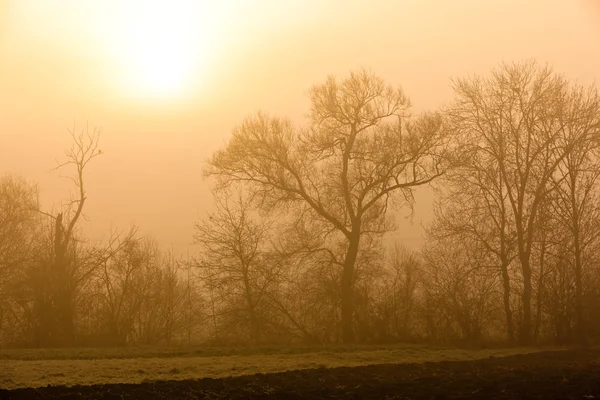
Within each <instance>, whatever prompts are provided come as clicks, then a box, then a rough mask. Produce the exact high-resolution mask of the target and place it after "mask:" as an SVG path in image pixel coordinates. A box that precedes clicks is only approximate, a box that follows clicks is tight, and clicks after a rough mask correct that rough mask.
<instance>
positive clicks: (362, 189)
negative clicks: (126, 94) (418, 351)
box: [206, 70, 449, 342]
mask: <svg viewBox="0 0 600 400" xmlns="http://www.w3.org/2000/svg"><path fill="white" fill-rule="evenodd" d="M310 98H311V104H312V106H311V112H310V117H309V125H308V127H306V128H295V127H294V126H293V125H292V123H291V122H290V121H288V120H285V119H280V118H272V117H268V116H266V115H264V114H259V115H258V116H256V117H253V118H248V119H246V120H245V121H244V122H243V123H242V124H241V125H240V126H239V127H237V128H236V129H235V130H234V132H233V136H232V138H231V140H230V142H229V144H228V145H227V147H226V148H225V149H222V150H220V151H218V152H217V153H216V154H214V156H213V158H212V159H211V160H210V162H209V166H208V168H207V169H206V174H207V175H209V176H216V177H218V179H219V181H220V183H221V184H222V185H224V186H227V185H230V184H232V183H234V182H242V183H244V184H246V186H247V187H248V188H249V190H250V191H251V192H252V193H253V194H254V196H255V198H257V199H258V201H259V203H260V204H261V205H262V207H263V209H265V210H269V209H270V208H271V207H273V208H278V209H280V210H281V209H282V210H287V211H289V212H290V215H292V216H294V217H296V218H303V219H314V220H318V221H319V222H320V223H321V224H323V225H325V226H327V227H328V233H327V235H328V237H329V238H330V242H334V243H337V244H338V245H341V246H343V248H344V249H345V251H344V256H343V259H342V260H341V267H340V268H341V280H340V294H341V333H342V340H343V341H344V342H353V341H354V334H353V314H354V304H353V298H354V294H353V292H354V287H355V284H356V278H357V276H356V261H357V258H358V255H359V252H360V249H361V242H362V241H363V240H364V238H365V236H366V235H380V234H382V233H384V232H386V231H387V230H388V229H389V226H388V225H387V224H386V216H387V210H388V208H389V207H390V206H391V205H392V204H394V203H395V204H396V205H398V206H404V205H409V206H411V205H412V204H413V203H414V198H413V190H414V188H416V187H418V186H422V185H426V184H428V183H430V182H432V181H433V180H434V179H436V178H437V177H439V176H440V175H442V174H443V173H444V172H445V171H446V169H447V168H448V162H447V158H446V155H447V145H448V141H449V140H448V138H447V137H446V135H445V131H444V129H443V123H442V117H441V116H440V115H437V114H426V115H423V116H422V117H419V118H411V117H410V116H409V115H408V114H407V110H408V108H409V101H408V99H407V97H406V96H405V95H404V93H403V91H402V90H401V89H394V88H392V87H390V86H388V85H386V84H385V83H384V82H383V80H382V79H380V78H378V77H376V76H374V75H373V74H371V73H369V72H367V71H364V70H363V71H358V72H352V73H351V74H350V76H349V77H348V78H346V79H344V80H342V81H339V80H337V79H335V78H334V77H330V78H328V79H327V81H326V82H325V83H324V84H322V85H317V86H315V87H313V88H312V89H311V91H310Z"/></svg>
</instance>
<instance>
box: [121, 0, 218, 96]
mask: <svg viewBox="0 0 600 400" xmlns="http://www.w3.org/2000/svg"><path fill="white" fill-rule="evenodd" d="M211 3H213V2H209V1H181V0H180V1H173V0H171V1H156V0H154V1H145V2H127V3H126V5H125V6H123V10H124V11H125V12H124V13H122V19H121V21H120V24H119V25H120V26H119V27H118V28H116V29H115V31H114V32H113V35H114V40H113V43H112V46H113V51H114V52H115V54H116V58H117V60H118V63H119V67H118V69H119V70H120V71H122V79H121V80H120V81H121V82H120V85H121V86H123V87H124V89H125V91H126V92H127V95H133V96H137V97H172V96H179V95H181V94H182V93H183V92H185V91H186V89H189V87H190V86H191V85H194V84H196V83H198V81H199V80H202V78H203V74H204V72H205V70H206V69H207V68H208V66H209V64H210V63H211V59H212V58H213V57H214V55H215V54H214V52H215V50H216V46H215V43H216V39H217V37H218V32H217V29H216V28H217V25H218V24H217V22H218V21H219V19H220V18H219V17H220V15H219V11H220V10H218V9H217V8H216V6H214V5H212V4H211Z"/></svg>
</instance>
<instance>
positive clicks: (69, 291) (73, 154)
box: [42, 128, 101, 344]
mask: <svg viewBox="0 0 600 400" xmlns="http://www.w3.org/2000/svg"><path fill="white" fill-rule="evenodd" d="M69 133H70V134H71V137H72V140H73V144H72V147H71V148H70V149H69V150H67V151H66V153H65V155H66V161H64V162H62V163H59V165H58V166H57V167H56V168H55V169H56V170H58V169H62V168H65V167H74V169H75V174H73V175H65V177H66V178H67V179H69V180H71V181H72V182H73V184H74V185H75V187H76V189H77V194H76V196H75V198H74V199H73V200H71V201H70V202H69V203H67V204H66V206H65V207H63V209H62V210H61V211H60V212H58V213H57V214H56V216H53V215H51V214H48V213H44V214H46V215H48V216H50V217H52V218H53V220H54V232H53V260H52V262H51V271H52V272H51V274H50V277H51V285H52V300H51V301H52V304H53V305H52V310H53V311H52V313H53V318H52V319H53V321H52V322H50V323H51V324H52V325H53V327H50V326H48V327H43V328H42V331H44V330H45V331H46V332H47V333H48V335H49V337H48V338H47V341H48V342H51V343H54V344H72V343H73V342H74V340H75V326H74V320H75V315H74V314H75V304H74V302H75V296H76V291H77V283H78V281H79V279H78V277H77V274H78V273H80V272H82V271H80V270H79V267H81V266H82V265H83V264H82V263H78V262H76V260H74V257H75V253H73V251H72V250H74V249H75V243H74V242H75V227H76V225H77V223H78V221H79V220H80V218H81V216H82V212H83V208H84V205H85V202H86V200H87V197H86V191H85V184H84V183H85V182H84V172H85V170H86V168H87V167H88V165H89V163H90V161H91V160H92V159H94V158H95V157H97V156H98V155H100V154H101V151H100V150H99V149H98V141H99V138H100V131H99V130H98V129H93V130H91V131H90V130H89V128H86V129H85V130H83V131H81V132H79V133H77V132H75V130H74V129H73V130H72V131H70V132H69ZM70 250H71V253H70V254H69V251H70ZM88 273H89V271H88ZM88 273H84V275H87V274H88ZM52 328H54V329H52Z"/></svg>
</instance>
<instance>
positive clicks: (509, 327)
mask: <svg viewBox="0 0 600 400" xmlns="http://www.w3.org/2000/svg"><path fill="white" fill-rule="evenodd" d="M500 269H501V270H502V287H503V300H504V314H505V315H506V334H507V336H508V340H509V341H510V342H512V341H513V340H514V339H515V330H514V325H513V318H512V310H511V308H510V275H509V274H508V262H506V261H504V260H503V261H502V265H501V267H500Z"/></svg>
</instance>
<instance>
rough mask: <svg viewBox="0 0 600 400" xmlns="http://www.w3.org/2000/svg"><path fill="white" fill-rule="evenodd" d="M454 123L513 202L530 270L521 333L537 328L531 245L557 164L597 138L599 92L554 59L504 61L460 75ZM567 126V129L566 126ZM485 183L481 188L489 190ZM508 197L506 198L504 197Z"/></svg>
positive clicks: (499, 196)
mask: <svg viewBox="0 0 600 400" xmlns="http://www.w3.org/2000/svg"><path fill="white" fill-rule="evenodd" d="M454 90H455V92H456V101H455V102H454V104H453V106H452V107H450V109H449V112H448V113H449V116H450V120H451V121H452V122H453V126H454V128H455V129H457V130H458V131H459V132H461V134H462V135H464V136H463V138H464V139H465V142H466V143H470V149H471V151H472V156H473V157H474V158H476V159H478V160H483V161H484V162H483V164H482V165H483V166H484V168H486V169H490V168H491V169H492V170H494V171H497V173H498V178H497V179H496V180H494V182H497V183H498V184H499V185H501V189H502V192H500V191H498V190H496V192H497V193H496V194H495V199H496V200H495V201H497V202H498V206H497V207H504V205H505V201H506V204H508V207H509V210H510V213H511V214H512V215H511V217H510V220H511V221H512V225H513V226H512V227H511V228H510V230H511V231H514V233H515V240H516V251H517V258H518V260H519V264H520V270H521V271H520V272H521V274H522V278H523V291H522V297H521V300H522V326H521V331H520V339H521V341H522V342H523V343H527V342H530V341H531V337H532V336H531V334H532V307H531V302H532V294H533V292H532V288H533V285H532V277H533V275H534V271H533V268H534V265H533V264H532V251H533V249H534V244H535V241H536V240H537V237H538V236H539V235H538V234H537V233H538V232H539V229H541V225H540V224H539V219H540V213H541V211H542V208H543V204H544V202H545V201H546V199H547V196H548V193H549V191H550V190H552V185H551V180H552V177H553V176H554V174H555V173H556V170H557V168H558V166H559V165H560V164H561V163H562V162H563V161H564V160H565V158H566V157H568V156H569V154H571V153H572V152H573V149H574V148H575V147H576V146H580V145H581V144H582V143H585V142H589V141H590V140H594V135H596V134H597V128H598V126H597V124H596V125H594V124H593V123H590V116H591V115H594V113H595V112H596V110H595V109H596V107H597V106H596V105H595V101H590V96H592V92H584V91H583V90H582V89H581V88H577V87H573V86H572V85H571V84H570V83H569V82H568V81H567V80H566V79H565V78H564V77H562V76H560V75H558V74H555V73H554V72H553V71H552V70H551V69H550V68H549V67H547V66H540V65H538V64H537V63H535V62H522V63H514V64H502V65H501V66H500V67H499V68H498V69H496V70H494V71H493V73H492V75H491V76H490V77H489V78H481V77H471V78H465V79H458V80H456V81H454ZM567 132H568V133H567ZM489 189H490V188H489V187H482V188H481V190H482V194H484V192H485V191H487V190H489ZM504 199H506V200H504Z"/></svg>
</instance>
